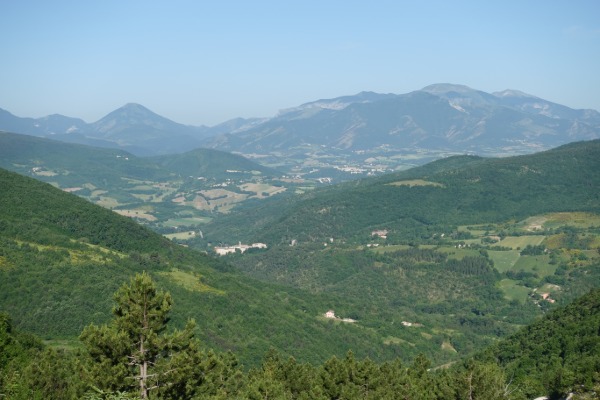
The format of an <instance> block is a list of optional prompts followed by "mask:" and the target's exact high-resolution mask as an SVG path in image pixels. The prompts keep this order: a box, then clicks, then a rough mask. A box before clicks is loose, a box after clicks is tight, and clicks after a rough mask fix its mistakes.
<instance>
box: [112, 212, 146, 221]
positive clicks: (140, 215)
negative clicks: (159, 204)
mask: <svg viewBox="0 0 600 400" xmlns="http://www.w3.org/2000/svg"><path fill="white" fill-rule="evenodd" d="M113 211H114V212H116V213H117V214H120V215H123V216H125V217H131V218H141V219H145V220H146V221H156V217H155V216H154V215H152V214H150V213H148V212H147V211H144V210H113Z"/></svg>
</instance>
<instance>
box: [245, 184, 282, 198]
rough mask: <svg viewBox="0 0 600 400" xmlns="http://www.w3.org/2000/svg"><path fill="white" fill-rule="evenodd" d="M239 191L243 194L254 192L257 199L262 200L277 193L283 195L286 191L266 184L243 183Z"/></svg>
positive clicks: (280, 187)
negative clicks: (243, 192)
mask: <svg viewBox="0 0 600 400" xmlns="http://www.w3.org/2000/svg"><path fill="white" fill-rule="evenodd" d="M239 187H240V189H241V190H243V191H245V192H254V193H256V195H255V196H252V197H257V198H259V199H263V198H265V197H269V196H273V195H275V194H278V193H283V192H285V191H286V190H287V188H284V187H282V186H273V185H269V184H268V183H245V184H243V185H240V186H239Z"/></svg>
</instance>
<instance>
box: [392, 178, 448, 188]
mask: <svg viewBox="0 0 600 400" xmlns="http://www.w3.org/2000/svg"><path fill="white" fill-rule="evenodd" d="M388 185H392V186H409V187H413V186H436V187H444V185H442V184H441V183H437V182H430V181H425V180H423V179H411V180H405V181H397V182H392V183H388Z"/></svg>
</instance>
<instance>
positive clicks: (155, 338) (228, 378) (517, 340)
mask: <svg viewBox="0 0 600 400" xmlns="http://www.w3.org/2000/svg"><path fill="white" fill-rule="evenodd" d="M114 300H115V306H114V308H113V317H112V319H111V320H110V321H109V322H108V323H107V324H103V325H100V326H99V325H95V324H90V325H88V326H86V327H85V329H83V331H82V333H81V335H80V340H81V342H82V345H83V346H82V349H81V350H80V351H77V352H75V351H64V350H55V349H52V348H45V346H44V345H43V344H42V343H41V342H40V341H39V340H38V339H37V338H35V337H33V336H31V335H27V334H23V333H21V332H19V331H18V330H16V329H15V328H14V326H13V324H12V322H11V320H10V318H9V317H8V316H6V315H5V314H0V355H1V357H0V395H2V396H3V397H6V398H10V399H13V400H26V399H33V398H36V399H37V398H40V399H41V398H43V399H78V398H86V399H93V400H96V399H113V400H117V399H119V400H124V399H147V398H153V399H228V398H243V399H269V398H273V399H323V400H324V399H342V398H343V399H369V398H376V399H388V398H389V399H396V398H410V399H413V398H414V399H428V400H437V399H439V400H442V399H443V400H452V399H456V400H459V399H482V400H483V399H486V400H489V399H491V400H495V399H514V400H525V399H531V398H534V397H538V396H539V395H548V396H550V398H562V397H564V396H566V395H567V394H568V395H569V398H571V399H573V400H581V399H592V398H596V397H597V395H598V394H599V392H600V375H598V370H599V368H598V367H599V366H600V365H599V363H600V358H599V357H600V349H598V346H599V345H600V342H599V340H600V332H598V330H597V329H598V322H599V321H598V316H599V312H600V304H599V292H598V290H595V291H592V292H590V293H589V294H587V295H585V296H584V297H582V298H581V299H579V300H578V301H576V302H575V303H573V304H572V305H570V306H569V307H567V308H564V309H561V310H558V311H556V312H554V313H552V314H551V315H549V316H548V317H546V318H544V319H542V320H540V321H538V322H536V323H535V324H534V325H531V326H529V327H527V328H525V329H523V330H521V331H520V332H519V333H518V334H516V335H515V336H513V337H511V338H509V339H508V340H506V341H502V342H500V343H498V344H497V345H496V346H494V347H492V348H490V349H489V350H487V351H486V352H485V353H483V355H482V356H480V357H478V358H476V359H466V360H463V361H462V362H460V363H457V364H454V365H452V366H450V367H447V368H431V363H430V361H429V360H428V359H427V358H426V357H423V356H422V355H418V356H417V357H415V358H414V359H413V360H412V361H411V362H410V363H402V362H401V360H400V359H398V358H397V359H395V360H391V361H388V362H384V363H378V362H374V361H373V360H371V359H369V358H364V359H361V358H357V357H356V356H355V355H354V353H353V352H352V351H349V352H348V353H347V354H346V355H345V356H344V357H335V356H333V357H330V358H328V359H327V360H326V361H324V362H323V363H320V364H319V365H314V364H305V363H301V362H298V361H296V360H295V359H294V358H292V357H290V358H287V359H286V358H284V357H282V356H281V355H280V354H279V353H278V352H277V351H275V350H270V351H269V352H267V353H265V355H264V358H263V361H262V363H261V365H260V366H257V367H255V368H252V369H250V370H244V369H243V368H241V367H240V365H239V364H238V362H237V359H236V357H235V354H232V353H220V352H216V353H215V352H214V351H212V350H207V349H203V348H202V346H201V343H200V342H198V340H197V339H196V338H195V337H194V332H193V328H194V322H193V321H188V323H187V325H186V327H185V328H184V329H182V330H175V331H166V330H165V329H166V328H167V324H168V322H169V318H168V317H169V312H170V309H171V305H172V302H173V298H172V297H171V295H170V294H169V293H167V292H164V291H162V290H158V288H157V287H156V285H155V283H154V282H153V281H152V279H151V278H150V277H149V275H148V274H146V273H143V274H138V275H136V276H135V277H133V278H132V279H131V280H130V281H129V283H125V284H123V285H122V286H121V287H120V288H119V289H118V291H117V292H116V293H115V295H114ZM149 310H152V312H151V313H148V311H149ZM573 333H575V334H573ZM577 359H579V360H577Z"/></svg>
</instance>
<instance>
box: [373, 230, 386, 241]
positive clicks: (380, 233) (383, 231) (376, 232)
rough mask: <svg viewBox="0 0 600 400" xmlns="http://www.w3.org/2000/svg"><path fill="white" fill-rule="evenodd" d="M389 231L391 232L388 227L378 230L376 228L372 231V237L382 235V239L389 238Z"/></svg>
mask: <svg viewBox="0 0 600 400" xmlns="http://www.w3.org/2000/svg"><path fill="white" fill-rule="evenodd" d="M388 233H389V232H388V230H387V229H378V230H375V231H373V232H371V237H373V236H377V237H380V238H382V239H387V235H388Z"/></svg>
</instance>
